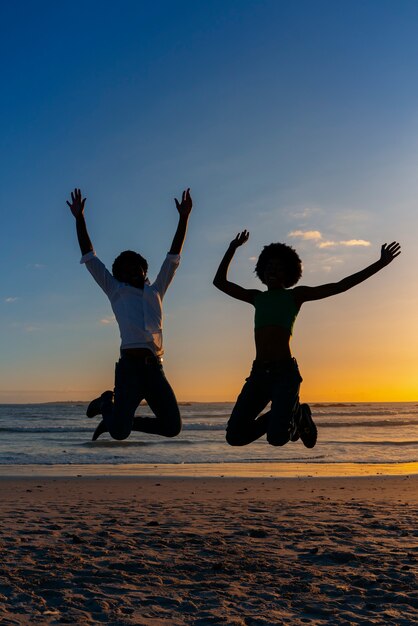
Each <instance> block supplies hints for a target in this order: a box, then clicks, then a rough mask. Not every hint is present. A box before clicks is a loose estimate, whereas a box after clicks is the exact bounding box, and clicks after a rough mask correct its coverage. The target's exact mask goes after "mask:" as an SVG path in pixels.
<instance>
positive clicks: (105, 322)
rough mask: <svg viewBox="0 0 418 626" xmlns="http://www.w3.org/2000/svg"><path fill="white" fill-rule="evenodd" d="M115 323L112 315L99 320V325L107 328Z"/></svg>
mask: <svg viewBox="0 0 418 626" xmlns="http://www.w3.org/2000/svg"><path fill="white" fill-rule="evenodd" d="M115 321H116V318H115V316H114V315H109V316H108V317H103V318H102V319H101V320H100V323H101V324H103V325H104V326H107V325H108V324H113V323H114V322H115Z"/></svg>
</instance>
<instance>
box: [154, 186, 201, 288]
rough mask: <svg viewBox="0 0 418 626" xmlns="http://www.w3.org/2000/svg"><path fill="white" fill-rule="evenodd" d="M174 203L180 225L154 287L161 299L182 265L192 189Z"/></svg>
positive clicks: (175, 199)
mask: <svg viewBox="0 0 418 626" xmlns="http://www.w3.org/2000/svg"><path fill="white" fill-rule="evenodd" d="M174 201H175V203H176V207H177V211H178V212H179V223H178V226H177V230H176V232H175V234H174V237H173V241H172V244H171V248H170V250H169V252H168V254H167V256H166V258H165V260H164V263H163V264H162V266H161V269H160V271H159V273H158V276H157V278H156V279H155V282H154V283H153V285H152V286H153V288H154V289H155V290H156V291H158V293H159V294H160V296H161V298H162V297H163V296H164V294H165V292H166V291H167V288H168V286H169V284H170V283H171V281H172V280H173V276H174V274H175V272H176V269H177V268H178V265H179V263H180V252H181V250H182V248H183V244H184V240H185V238H186V232H187V223H188V221H189V216H190V213H191V210H192V206H193V202H192V198H191V195H190V189H186V190H185V191H183V193H182V196H181V201H180V202H179V201H178V200H177V198H174Z"/></svg>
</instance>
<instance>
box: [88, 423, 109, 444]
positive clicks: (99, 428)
mask: <svg viewBox="0 0 418 626" xmlns="http://www.w3.org/2000/svg"><path fill="white" fill-rule="evenodd" d="M107 432H108V430H107V428H106V426H105V423H104V420H101V421H100V422H99V424H98V426H97V428H96V430H95V431H94V433H93V437H92V438H91V440H92V441H96V439H98V438H99V437H100V435H103V433H107Z"/></svg>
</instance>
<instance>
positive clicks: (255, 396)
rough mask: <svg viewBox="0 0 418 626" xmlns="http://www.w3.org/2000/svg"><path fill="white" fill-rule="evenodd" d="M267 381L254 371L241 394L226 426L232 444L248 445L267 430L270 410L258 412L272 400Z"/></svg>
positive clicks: (227, 438)
mask: <svg viewBox="0 0 418 626" xmlns="http://www.w3.org/2000/svg"><path fill="white" fill-rule="evenodd" d="M270 399H271V398H270V393H269V388H268V385H267V384H266V381H264V380H263V377H262V376H260V375H259V374H257V375H254V374H253V373H252V374H251V375H250V376H249V378H247V382H246V383H245V385H244V387H243V388H242V391H241V393H240V394H239V396H238V398H237V401H236V404H235V406H234V408H233V410H232V413H231V417H230V418H229V420H228V424H227V427H226V441H227V442H228V443H229V445H230V446H246V445H247V444H249V443H251V442H252V441H255V440H256V439H259V438H260V437H261V436H262V435H265V434H266V432H267V425H268V422H269V415H270V411H268V412H267V413H264V414H263V415H260V416H259V417H257V416H258V414H259V413H260V412H261V411H262V410H263V409H264V408H265V407H266V406H267V404H268V403H269V401H270Z"/></svg>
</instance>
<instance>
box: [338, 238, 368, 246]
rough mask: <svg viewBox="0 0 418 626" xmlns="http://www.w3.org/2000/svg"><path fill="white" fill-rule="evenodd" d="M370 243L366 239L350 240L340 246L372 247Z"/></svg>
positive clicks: (342, 242) (341, 242)
mask: <svg viewBox="0 0 418 626" xmlns="http://www.w3.org/2000/svg"><path fill="white" fill-rule="evenodd" d="M371 245H372V244H371V242H370V241H365V240H364V239H349V240H348V241H340V246H371Z"/></svg>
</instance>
